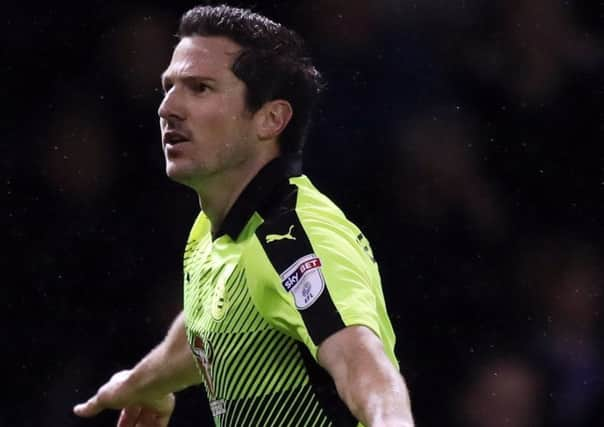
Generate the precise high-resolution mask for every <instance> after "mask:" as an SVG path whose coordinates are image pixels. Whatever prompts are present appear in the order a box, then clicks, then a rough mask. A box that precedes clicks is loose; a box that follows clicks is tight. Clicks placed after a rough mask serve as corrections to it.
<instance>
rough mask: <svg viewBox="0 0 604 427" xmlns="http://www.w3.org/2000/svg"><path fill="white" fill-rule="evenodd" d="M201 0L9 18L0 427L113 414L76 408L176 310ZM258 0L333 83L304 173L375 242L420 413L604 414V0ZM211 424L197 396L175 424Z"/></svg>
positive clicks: (453, 422) (456, 418)
mask: <svg viewBox="0 0 604 427" xmlns="http://www.w3.org/2000/svg"><path fill="white" fill-rule="evenodd" d="M193 4H194V3H190V2H179V1H173V2H164V3H162V2H152V1H144V2H141V1H138V2H137V1H133V2H123V3H121V2H114V3H111V2H99V1H91V2H87V3H82V4H81V5H79V6H78V7H77V8H75V7H73V6H67V5H60V4H53V3H44V6H40V5H39V4H35V3H34V4H19V5H11V4H9V5H5V6H4V7H3V8H4V9H5V10H4V18H3V19H4V24H3V28H2V32H3V40H4V43H3V45H4V46H3V51H4V53H5V55H6V60H4V61H3V65H2V67H3V69H4V71H5V74H7V75H8V76H9V77H8V78H7V80H6V81H5V87H4V102H3V103H4V109H3V112H4V113H3V116H4V120H3V122H4V126H3V127H5V128H6V134H5V135H4V136H5V138H4V140H3V143H2V156H1V161H2V168H3V173H4V176H5V179H4V183H5V191H4V194H5V197H6V201H7V204H5V206H6V208H5V210H4V215H3V216H4V219H5V221H6V222H5V225H6V226H7V231H6V234H5V235H6V236H8V243H7V247H6V248H5V251H4V252H5V253H4V256H3V264H4V266H3V267H4V270H5V272H6V273H5V276H4V277H5V279H4V287H3V293H4V298H2V307H3V308H2V312H3V313H4V315H5V316H6V322H5V324H8V325H9V327H8V328H7V329H8V330H7V334H8V336H7V337H6V336H5V338H6V341H5V345H4V346H3V353H4V357H5V359H4V360H8V361H11V360H12V362H11V363H5V367H8V369H9V370H10V373H9V376H8V377H7V378H9V385H10V387H9V386H7V385H6V384H5V385H4V387H3V389H4V390H5V393H6V392H8V394H9V396H8V400H5V399H3V402H4V405H6V406H5V408H4V410H3V411H1V412H0V426H11V427H12V426H52V427H54V426H91V427H93V426H107V425H111V423H112V422H114V420H115V419H116V415H115V414H105V415H102V416H101V417H99V418H98V419H95V420H80V419H76V417H74V416H73V415H72V414H71V406H72V405H73V404H74V403H76V402H80V401H82V399H84V398H86V397H88V396H89V395H91V393H92V392H93V391H94V390H95V388H96V387H97V386H98V385H99V384H101V383H102V382H103V381H104V380H106V379H107V378H108V376H109V375H111V374H112V373H113V372H115V371H117V370H119V369H123V368H126V367H128V366H130V365H131V364H132V363H134V362H135V361H137V360H138V359H139V358H140V357H141V356H142V355H143V354H145V353H146V352H147V351H148V350H149V349H150V347H151V346H152V345H154V344H155V343H157V342H158V341H159V340H160V339H161V338H162V336H163V334H164V333H165V331H166V329H167V327H168V325H169V323H170V321H171V319H172V318H173V317H174V316H175V314H176V313H177V312H178V311H179V307H180V304H181V280H182V276H181V256H182V250H183V248H184V243H185V240H186V236H187V233H188V229H189V227H190V225H191V222H192V220H193V219H194V217H195V215H196V212H197V200H196V198H195V195H194V194H193V193H192V192H191V191H189V190H187V189H184V188H183V187H180V186H179V185H177V184H174V183H172V182H170V181H169V180H168V179H167V178H166V177H165V175H164V170H163V157H162V153H161V149H160V138H159V129H158V120H157V113H156V111H157V106H158V104H159V102H160V100H161V97H162V94H161V90H160V89H159V75H160V73H161V72H162V71H163V68H164V67H165V66H166V64H167V63H168V61H169V57H170V53H171V49H172V47H173V46H174V45H175V43H176V39H175V38H173V37H172V36H171V35H172V34H174V33H175V31H176V26H177V20H178V18H179V16H180V14H181V13H182V12H183V11H184V10H186V9H187V8H188V7H190V6H192V5H193ZM234 4H236V5H243V6H247V5H250V4H251V3H250V2H247V3H246V2H243V1H240V2H238V3H234ZM254 4H255V5H256V10H258V11H260V12H262V13H264V14H267V15H268V16H270V17H272V18H274V19H276V20H278V21H280V22H282V23H284V24H286V25H288V26H290V27H291V28H293V29H295V30H297V31H298V32H300V33H301V34H302V35H303V37H305V38H306V39H307V40H308V42H309V44H310V46H311V49H312V53H313V55H314V57H315V58H316V63H317V65H318V67H319V68H320V69H321V70H322V71H323V72H324V74H325V77H326V79H327V81H328V83H329V89H328V91H327V92H326V94H325V98H324V101H323V103H322V104H321V108H320V111H319V114H318V115H317V117H316V124H315V127H314V130H313V132H312V135H311V138H310V140H309V142H308V144H307V149H306V155H305V170H306V173H307V174H308V175H309V176H310V177H312V178H313V179H314V181H315V183H316V185H317V186H318V187H319V188H320V189H322V190H323V191H324V192H326V193H327V194H328V195H330V196H331V197H332V198H333V199H334V200H335V201H336V202H337V203H338V204H339V205H340V206H341V207H342V209H343V210H344V211H345V212H347V214H348V216H349V217H351V218H352V219H353V220H354V221H355V222H357V223H358V224H360V225H361V226H362V228H363V229H364V230H365V232H366V233H365V234H366V235H367V236H368V237H369V239H370V240H371V242H372V245H373V249H374V252H375V255H376V258H377V260H378V262H379V265H380V267H381V271H382V275H383V283H384V292H385V294H386V298H387V303H388V305H389V309H390V313H391V315H392V317H393V321H394V326H395V328H396V330H397V334H398V345H397V354H398V357H399V359H400V361H401V367H402V368H401V369H402V372H403V374H404V376H405V378H406V380H407V382H408V384H409V388H410V391H411V396H412V402H413V409H414V412H415V417H416V422H417V425H418V426H422V427H427V426H467V427H499V426H509V427H529V426H530V427H557V426H581V427H582V426H600V425H604V421H603V420H602V418H604V416H603V414H602V409H601V408H602V407H604V406H602V405H604V383H603V378H604V357H603V350H604V349H603V343H604V341H603V335H604V334H603V332H602V331H603V329H602V326H603V325H602V309H603V304H602V291H603V289H602V287H603V279H604V272H603V269H602V267H603V262H602V261H603V250H604V247H603V242H604V239H603V237H604V233H603V231H604V228H603V221H604V219H603V218H604V203H603V199H604V198H603V196H604V147H603V144H602V142H603V136H604V131H603V129H604V103H603V102H602V99H603V97H604V77H603V76H604V6H603V5H602V3H601V2H600V1H592V2H589V1H586V2H579V1H546V0H530V1H524V0H505V1H503V0H502V1H486V0H456V1H448V2H447V1H437V0H426V1H407V0H380V1H364V0H363V1H362V0H312V1H287V2H286V1H271V2H254ZM8 402H10V403H8ZM33 402H35V403H33ZM208 419H209V418H208V410H207V408H206V403H205V396H204V392H203V391H202V389H200V388H195V389H192V390H189V391H187V392H185V393H184V394H183V395H182V396H181V398H180V400H179V401H178V402H177V409H176V414H175V417H174V420H173V424H172V425H173V426H177V427H178V426H191V425H203V422H204V421H206V420H208ZM195 423H196V424H195Z"/></svg>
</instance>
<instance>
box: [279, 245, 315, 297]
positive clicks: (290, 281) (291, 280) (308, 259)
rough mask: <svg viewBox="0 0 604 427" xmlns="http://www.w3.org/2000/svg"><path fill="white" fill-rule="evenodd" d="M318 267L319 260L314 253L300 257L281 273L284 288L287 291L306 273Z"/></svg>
mask: <svg viewBox="0 0 604 427" xmlns="http://www.w3.org/2000/svg"><path fill="white" fill-rule="evenodd" d="M319 267H321V260H320V259H319V258H317V257H316V256H315V255H314V254H310V255H306V256H305V257H302V258H300V259H299V260H298V261H296V262H295V263H294V264H293V265H291V266H290V267H289V268H288V269H287V270H285V272H284V273H283V274H281V280H282V282H283V286H284V287H285V290H286V291H287V292H289V291H290V290H291V289H292V288H293V287H294V286H296V285H297V284H298V283H300V281H301V280H302V278H303V277H304V275H305V274H306V273H308V272H310V271H312V270H314V269H316V268H319Z"/></svg>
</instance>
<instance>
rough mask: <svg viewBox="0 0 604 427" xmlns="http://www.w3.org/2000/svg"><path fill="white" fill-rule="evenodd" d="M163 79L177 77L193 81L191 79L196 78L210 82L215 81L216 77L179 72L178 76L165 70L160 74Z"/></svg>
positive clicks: (177, 78)
mask: <svg viewBox="0 0 604 427" xmlns="http://www.w3.org/2000/svg"><path fill="white" fill-rule="evenodd" d="M160 79H161V81H162V82H163V81H165V80H166V79H168V80H172V79H176V80H185V81H191V80H195V81H200V80H201V81H209V82H215V81H216V79H215V78H213V77H209V76H204V75H200V74H177V75H176V76H173V75H171V74H170V73H168V72H167V71H164V72H163V73H162V75H161V76H160Z"/></svg>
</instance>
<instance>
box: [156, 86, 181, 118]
mask: <svg viewBox="0 0 604 427" xmlns="http://www.w3.org/2000/svg"><path fill="white" fill-rule="evenodd" d="M157 115H158V116H159V117H160V118H162V119H165V120H168V119H180V120H182V119H183V118H184V113H183V109H182V105H181V103H180V101H179V96H178V92H177V91H176V90H175V88H174V87H172V88H171V89H170V90H169V91H168V92H166V94H165V95H164V99H162V101H161V103H160V104H159V108H158V109H157Z"/></svg>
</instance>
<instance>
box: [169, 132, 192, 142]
mask: <svg viewBox="0 0 604 427" xmlns="http://www.w3.org/2000/svg"><path fill="white" fill-rule="evenodd" d="M188 140H189V138H188V137H187V136H186V135H185V134H184V133H181V132H176V131H167V132H166V133H164V137H163V143H164V144H165V145H168V144H169V145H176V144H178V143H180V142H185V141H188Z"/></svg>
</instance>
